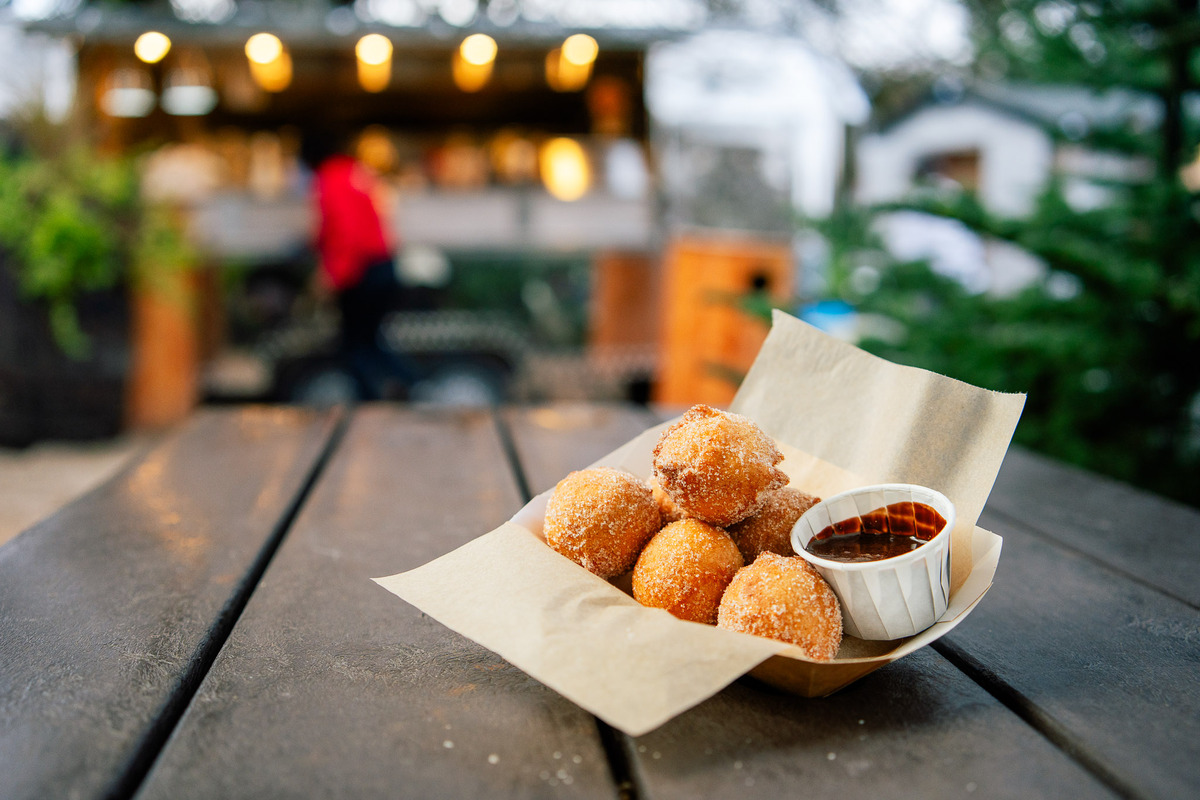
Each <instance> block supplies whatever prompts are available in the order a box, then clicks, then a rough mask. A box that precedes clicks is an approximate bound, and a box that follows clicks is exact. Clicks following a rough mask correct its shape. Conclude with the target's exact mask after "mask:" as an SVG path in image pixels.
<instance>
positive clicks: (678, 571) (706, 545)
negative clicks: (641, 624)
mask: <svg viewBox="0 0 1200 800" xmlns="http://www.w3.org/2000/svg"><path fill="white" fill-rule="evenodd" d="M741 566H742V554H741V553H739V552H738V549H737V545H736V544H734V543H733V539H730V538H729V534H727V533H725V531H723V530H721V529H720V528H716V527H714V526H712V525H709V524H707V523H705V522H701V521H700V520H698V519H684V520H680V521H678V522H672V523H671V524H670V525H666V526H664V527H663V529H662V530H661V531H659V532H658V533H656V534H655V535H654V538H653V539H651V540H650V543H649V544H647V545H646V548H645V549H644V550H642V554H641V555H640V556H638V560H637V564H636V565H635V566H634V568H633V596H634V597H635V598H636V599H637V601H638V602H639V603H641V604H642V605H644V606H650V607H652V608H663V609H666V610H667V611H670V612H671V613H672V614H674V615H675V616H677V617H679V618H680V619H686V620H690V621H692V622H704V623H707V624H709V625H712V624H713V623H714V622H716V621H717V607H718V605H720V602H721V595H722V594H723V593H724V592H725V587H726V586H728V585H729V581H730V580H732V579H733V576H734V575H735V574H736V573H737V571H738V569H740V568H741Z"/></svg>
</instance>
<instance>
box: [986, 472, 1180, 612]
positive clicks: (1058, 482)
mask: <svg viewBox="0 0 1200 800" xmlns="http://www.w3.org/2000/svg"><path fill="white" fill-rule="evenodd" d="M1197 490H1198V491H1200V487H1197ZM988 510H989V511H991V512H993V513H996V514H1000V515H1003V516H1004V517H1007V518H1011V519H1015V520H1019V521H1020V522H1022V523H1023V524H1025V525H1027V526H1029V527H1030V528H1031V529H1032V530H1034V531H1036V532H1038V533H1041V534H1044V535H1046V536H1049V537H1051V538H1053V539H1054V540H1056V541H1058V542H1061V543H1062V544H1065V545H1068V546H1070V547H1072V548H1074V549H1076V550H1078V551H1079V552H1080V553H1083V554H1085V555H1088V556H1090V557H1091V558H1095V559H1097V560H1099V561H1101V562H1103V563H1105V564H1108V565H1109V566H1111V567H1113V568H1115V569H1116V570H1118V571H1120V572H1123V573H1125V574H1127V575H1131V576H1133V577H1136V578H1137V579H1138V580H1141V581H1144V582H1145V583H1147V584H1149V585H1151V586H1154V587H1157V588H1158V589H1161V590H1162V591H1164V592H1167V593H1169V594H1170V595H1172V596H1173V597H1176V598H1178V599H1180V600H1183V601H1185V602H1187V603H1189V604H1191V605H1192V606H1193V607H1195V608H1200V580H1197V578H1196V570H1197V567H1200V511H1197V510H1196V509H1194V508H1188V507H1187V506H1184V505H1181V504H1179V503H1175V502H1172V501H1170V500H1166V499H1163V498H1161V497H1156V496H1154V495H1152V494H1149V493H1147V492H1143V491H1140V490H1138V489H1135V488H1133V487H1131V486H1127V485H1125V484H1122V483H1118V482H1116V481H1113V480H1109V479H1107V478H1103V477H1100V476H1098V475H1093V474H1091V473H1088V472H1084V471H1082V470H1080V469H1077V468H1074V467H1071V466H1068V465H1065V464H1059V463H1056V462H1054V461H1051V460H1050V459H1047V458H1045V457H1043V456H1039V455H1036V454H1034V453H1030V452H1028V451H1025V450H1019V449H1013V450H1010V451H1009V453H1008V456H1007V458H1005V461H1004V467H1003V468H1002V469H1001V470H1000V474H999V475H998V476H997V478H996V485H995V487H994V488H993V490H992V494H991V497H990V498H989V500H988Z"/></svg>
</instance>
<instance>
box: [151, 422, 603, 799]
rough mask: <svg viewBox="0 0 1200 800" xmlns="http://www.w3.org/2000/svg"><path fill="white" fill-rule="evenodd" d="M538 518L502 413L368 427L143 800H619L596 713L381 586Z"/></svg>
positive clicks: (348, 446) (295, 532) (353, 428)
mask: <svg viewBox="0 0 1200 800" xmlns="http://www.w3.org/2000/svg"><path fill="white" fill-rule="evenodd" d="M523 502H524V501H523V499H522V497H521V495H520V493H519V492H518V489H517V482H516V479H515V477H514V474H513V471H512V468H511V462H510V460H509V458H508V455H507V454H506V451H505V444H504V442H503V441H502V440H501V437H500V435H499V433H498V430H497V425H496V420H495V418H494V417H493V416H492V415H491V414H490V413H488V412H486V411H449V410H437V409H432V408H425V409H421V410H415V409H405V408H396V407H383V406H375V407H365V408H361V409H360V410H358V411H357V412H356V413H355V416H354V419H353V420H352V421H351V423H350V425H349V427H348V429H347V431H346V434H345V437H344V439H343V442H342V444H341V446H340V447H339V449H338V451H337V452H336V453H335V455H334V457H333V458H332V459H331V460H330V463H329V465H328V467H327V468H326V469H325V471H324V473H323V475H322V477H321V480H320V481H319V483H318V484H317V486H316V488H315V489H314V491H313V492H312V496H311V499H310V500H309V502H308V503H307V504H306V506H305V507H304V509H303V510H302V511H301V513H300V515H299V516H298V517H297V519H296V522H295V524H294V525H293V528H292V530H291V532H290V533H289V535H288V537H287V539H286V540H285V541H284V543H283V545H282V546H281V547H280V549H279V552H278V553H277V555H276V557H275V559H274V560H273V561H272V563H271V565H270V567H269V568H268V569H267V572H266V574H265V575H264V577H263V580H262V581H261V583H260V585H259V587H258V589H257V590H256V591H255V593H254V595H253V597H252V598H251V600H250V603H249V604H248V605H247V607H246V610H245V613H244V614H243V615H242V618H241V620H240V621H239V623H238V625H237V626H236V627H235V629H234V631H233V634H232V636H231V637H230V639H229V642H228V643H227V646H226V647H225V649H224V650H223V651H222V653H221V655H220V657H219V658H218V659H217V661H216V663H215V664H214V665H213V668H212V670H210V672H209V674H208V675H207V676H206V678H205V680H204V682H203V683H202V685H201V687H200V691H199V692H198V694H197V695H196V698H195V700H194V702H193V703H192V705H191V707H190V708H189V709H188V711H187V713H186V714H185V716H184V718H183V720H182V721H181V723H180V725H179V727H178V729H177V730H176V732H175V735H174V736H173V737H172V738H171V740H170V741H169V742H168V744H167V747H166V748H165V749H164V750H163V752H162V754H161V757H160V758H159V760H158V762H157V763H156V764H155V766H154V768H153V770H152V771H151V772H150V774H149V776H148V777H147V780H146V783H145V785H144V786H143V789H142V791H141V793H140V794H139V797H140V798H145V799H147V800H148V799H150V798H167V797H169V798H188V797H212V796H220V797H262V796H354V797H394V796H409V797H484V796H519V797H546V798H549V797H580V798H596V797H605V798H611V797H613V796H614V795H615V794H617V792H618V787H617V786H616V784H615V783H614V781H613V779H612V777H611V774H610V769H609V765H608V760H607V757H606V754H605V750H604V744H603V742H602V740H601V737H600V736H599V735H598V732H597V728H596V724H595V721H594V719H593V718H592V717H591V716H590V715H589V714H587V713H586V712H584V711H583V710H581V709H579V708H578V707H577V706H575V705H574V704H572V703H570V702H568V701H566V700H564V699H563V698H562V697H560V696H559V695H557V694H555V693H554V692H552V691H550V690H549V689H547V688H545V687H544V686H542V685H541V684H539V683H537V682H536V681H534V680H533V679H531V678H529V677H528V676H527V675H525V674H524V673H522V672H521V671H519V670H517V669H516V668H514V667H512V666H511V665H509V664H508V663H506V662H505V661H503V660H502V659H500V658H499V657H498V656H496V655H494V654H493V653H491V652H489V651H487V650H485V649H484V648H482V647H480V646H478V645H476V644H474V643H472V642H470V641H469V640H467V639H465V638H463V637H461V636H458V635H457V634H454V633H452V632H450V631H449V630H447V629H446V628H444V627H443V626H441V625H440V624H438V623H436V622H434V621H433V620H431V619H429V618H428V617H426V616H425V615H423V614H421V613H420V612H419V611H417V610H416V609H415V608H413V607H411V606H409V605H407V604H405V603H403V602H401V601H399V600H398V599H397V598H395V597H394V596H392V595H390V594H388V593H387V592H386V591H384V590H383V589H381V588H380V587H379V586H377V585H375V584H374V583H372V582H371V580H370V579H371V578H372V577H378V576H381V575H387V574H391V573H394V572H399V571H402V570H405V569H410V568H413V567H416V566H419V565H420V564H423V563H425V562H426V561H428V560H430V559H432V558H435V557H437V556H439V555H441V554H443V553H446V552H448V551H449V550H451V549H453V548H455V547H457V546H459V545H461V544H464V543H465V542H467V541H469V540H470V539H472V538H474V537H476V536H479V535H481V534H483V533H486V532H487V531H488V530H491V529H492V528H494V527H496V526H498V525H499V524H501V523H502V522H503V521H504V520H506V519H508V517H510V516H511V515H512V514H513V513H514V512H515V511H516V510H517V509H518V508H519V507H520V506H521V505H522V503H523Z"/></svg>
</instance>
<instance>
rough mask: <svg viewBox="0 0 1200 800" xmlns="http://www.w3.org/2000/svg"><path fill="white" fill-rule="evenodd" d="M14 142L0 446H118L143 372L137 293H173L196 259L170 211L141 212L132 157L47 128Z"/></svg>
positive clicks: (6, 178) (9, 166)
mask: <svg viewBox="0 0 1200 800" xmlns="http://www.w3.org/2000/svg"><path fill="white" fill-rule="evenodd" d="M6 138H7V141H6V143H5V145H4V146H2V147H0V442H2V443H6V444H15V445H23V444H27V443H29V442H32V441H35V440H37V439H43V438H72V439H79V438H102V437H107V436H112V435H114V434H115V433H117V432H118V431H119V430H120V429H121V427H122V425H123V422H124V420H125V419H126V417H127V408H126V402H127V397H128V381H129V376H130V373H131V369H132V367H133V365H134V362H135V356H134V350H135V348H134V346H133V344H132V343H131V322H132V321H133V319H134V314H133V313H132V312H131V304H130V301H129V296H130V292H131V290H135V289H141V288H144V287H147V286H148V287H150V288H151V289H153V288H154V287H155V286H157V285H174V283H175V281H174V280H173V278H172V273H173V272H178V271H180V268H181V267H185V266H187V265H188V264H189V263H190V261H191V255H190V251H189V249H188V247H187V245H186V243H185V242H184V240H183V237H182V236H181V235H180V234H179V232H178V230H177V229H176V227H175V226H174V225H173V224H172V221H171V219H170V218H169V216H168V213H167V211H166V210H165V209H161V208H156V207H154V206H151V205H149V204H146V203H144V202H143V201H142V198H141V195H140V192H139V179H138V170H137V163H136V159H135V158H134V157H132V156H103V155H101V154H100V153H98V152H97V150H96V148H94V147H92V146H90V145H89V144H88V143H86V142H85V141H82V140H79V139H78V138H73V137H71V136H69V135H68V134H66V133H65V132H63V131H62V130H60V129H57V128H54V127H53V126H49V125H46V124H45V123H40V124H39V123H36V122H35V123H34V124H32V125H29V124H27V125H26V127H25V130H23V131H22V135H19V136H18V135H15V134H10V135H9V136H8V137H6ZM179 299H180V300H181V301H186V298H182V297H181V298H179ZM185 313H186V311H185Z"/></svg>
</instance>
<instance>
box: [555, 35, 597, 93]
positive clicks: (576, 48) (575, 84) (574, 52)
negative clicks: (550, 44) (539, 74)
mask: <svg viewBox="0 0 1200 800" xmlns="http://www.w3.org/2000/svg"><path fill="white" fill-rule="evenodd" d="M599 53H600V46H599V45H598V44H597V43H596V40H595V39H593V38H592V37H591V36H588V35H587V34H586V33H576V34H574V35H572V36H568V37H567V38H566V40H564V41H563V43H562V46H561V47H556V48H554V49H553V50H551V51H550V52H549V54H547V56H546V83H547V84H549V86H550V88H551V89H553V90H554V91H556V92H578V91H580V90H581V89H583V87H585V86H587V83H588V80H589V79H590V78H591V77H592V65H593V64H594V63H595V61H596V56H597V55H598V54H599Z"/></svg>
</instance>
